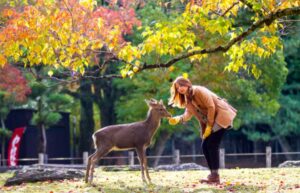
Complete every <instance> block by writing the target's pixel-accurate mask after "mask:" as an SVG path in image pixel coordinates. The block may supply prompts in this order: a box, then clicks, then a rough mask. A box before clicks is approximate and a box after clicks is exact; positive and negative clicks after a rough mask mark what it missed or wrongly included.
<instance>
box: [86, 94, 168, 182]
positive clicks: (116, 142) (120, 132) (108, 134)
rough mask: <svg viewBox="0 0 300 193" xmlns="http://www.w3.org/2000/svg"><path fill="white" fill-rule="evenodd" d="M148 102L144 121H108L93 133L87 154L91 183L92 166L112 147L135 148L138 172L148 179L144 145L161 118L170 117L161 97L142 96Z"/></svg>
mask: <svg viewBox="0 0 300 193" xmlns="http://www.w3.org/2000/svg"><path fill="white" fill-rule="evenodd" d="M145 102H146V103H147V105H148V108H149V109H148V113H147V117H146V119H145V120H143V121H139V122H134V123H127V124H119V125H110V126H106V127H104V128H101V129H98V130H97V131H96V132H95V133H94V134H93V135H92V138H93V142H94V147H95V149H96V150H95V152H94V153H93V154H91V155H90V156H89V157H88V163H87V167H86V175H85V182H86V183H90V184H91V183H92V181H93V173H94V168H95V165H96V164H97V162H98V161H99V160H100V159H101V158H102V157H103V156H105V155H106V154H108V153H109V152H111V151H124V150H130V149H135V151H136V153H137V155H138V158H139V163H140V167H141V175H142V180H143V182H144V183H148V182H147V180H146V178H145V174H144V173H146V176H147V179H148V181H149V183H151V179H150V176H149V172H148V166H147V157H146V149H147V148H148V146H149V145H150V144H151V141H152V138H153V136H154V134H155V133H156V131H157V129H158V128H159V126H160V122H161V119H162V118H170V117H172V115H171V114H170V113H169V112H168V111H167V109H166V107H165V106H164V104H163V101H162V100H160V101H159V102H158V101H157V100H155V99H150V100H145Z"/></svg>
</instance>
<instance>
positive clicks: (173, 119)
mask: <svg viewBox="0 0 300 193" xmlns="http://www.w3.org/2000/svg"><path fill="white" fill-rule="evenodd" d="M180 119H181V116H175V117H171V118H169V124H170V125H176V124H178V123H179V122H180Z"/></svg>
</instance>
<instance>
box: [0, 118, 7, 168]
mask: <svg viewBox="0 0 300 193" xmlns="http://www.w3.org/2000/svg"><path fill="white" fill-rule="evenodd" d="M1 126H2V129H5V124H4V120H3V119H2V118H1ZM5 141H6V138H5V136H4V133H3V135H2V144H1V159H2V160H3V162H2V164H3V165H4V166H5V165H6V162H5V157H6V156H5ZM2 160H0V165H1V161H2Z"/></svg>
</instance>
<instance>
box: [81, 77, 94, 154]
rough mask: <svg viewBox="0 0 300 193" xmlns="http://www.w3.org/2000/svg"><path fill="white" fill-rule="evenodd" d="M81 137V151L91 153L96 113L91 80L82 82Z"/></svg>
mask: <svg viewBox="0 0 300 193" xmlns="http://www.w3.org/2000/svg"><path fill="white" fill-rule="evenodd" d="M79 89H80V108H81V110H80V137H79V151H80V152H84V151H89V150H90V149H91V148H92V134H93V132H94V127H95V123H94V111H93V94H92V83H91V81H89V80H81V81H80V88H79Z"/></svg>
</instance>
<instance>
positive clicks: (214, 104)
mask: <svg viewBox="0 0 300 193" xmlns="http://www.w3.org/2000/svg"><path fill="white" fill-rule="evenodd" d="M192 99H193V100H192V104H188V105H187V106H186V109H185V112H184V114H183V115H182V120H183V121H188V120H189V119H191V118H192V116H193V115H194V116H195V117H196V118H197V119H198V120H199V122H200V123H201V127H202V129H205V127H206V125H207V124H208V125H210V126H213V125H214V123H217V124H218V125H220V126H221V127H222V128H228V127H229V126H232V122H233V119H234V118H235V116H236V113H237V110H236V109H235V108H233V107H232V106H231V105H230V104H229V103H228V102H227V101H226V100H225V99H222V98H220V97H218V96H217V95H216V94H214V93H213V92H211V91H210V90H208V89H207V88H205V87H203V86H193V90H192ZM193 107H196V108H193ZM195 109H197V111H195ZM203 127H204V128H203Z"/></svg>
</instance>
